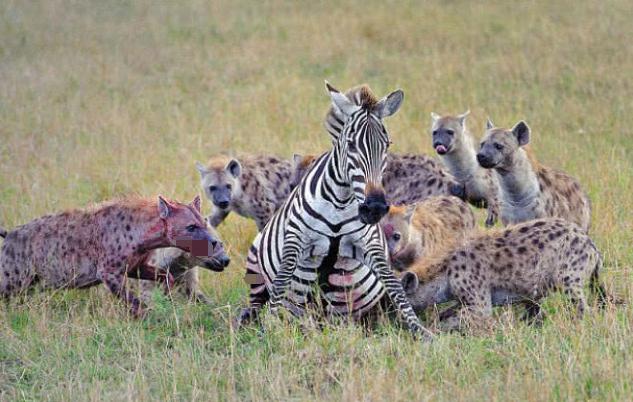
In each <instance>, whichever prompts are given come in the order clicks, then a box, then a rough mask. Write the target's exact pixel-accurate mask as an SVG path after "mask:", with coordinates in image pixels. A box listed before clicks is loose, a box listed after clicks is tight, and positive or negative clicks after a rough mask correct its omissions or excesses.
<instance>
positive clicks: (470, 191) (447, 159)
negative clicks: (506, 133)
mask: <svg viewBox="0 0 633 402" xmlns="http://www.w3.org/2000/svg"><path fill="white" fill-rule="evenodd" d="M469 113H470V111H467V112H465V113H463V114H460V115H458V116H450V115H446V116H440V115H438V114H436V113H431V120H432V122H431V135H432V139H433V149H435V152H437V154H438V155H439V156H440V160H441V161H442V163H444V165H445V166H446V168H447V169H448V171H449V172H450V173H451V174H452V175H453V177H455V179H456V180H457V181H458V182H459V183H460V184H462V185H463V186H464V198H465V200H466V201H468V202H469V203H471V204H472V205H474V206H476V207H478V208H487V209H488V216H487V218H486V226H488V227H490V226H494V224H495V223H496V222H497V217H498V215H499V202H498V200H497V182H496V179H497V178H496V176H495V175H494V173H493V172H492V171H490V170H487V169H483V168H482V167H481V166H479V163H477V151H476V150H475V146H474V144H473V138H472V136H471V134H470V132H469V131H468V129H467V128H466V117H467V116H468V114H469Z"/></svg>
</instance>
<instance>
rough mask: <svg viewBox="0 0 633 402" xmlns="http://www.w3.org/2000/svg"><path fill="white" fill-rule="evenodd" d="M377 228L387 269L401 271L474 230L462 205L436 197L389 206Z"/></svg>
mask: <svg viewBox="0 0 633 402" xmlns="http://www.w3.org/2000/svg"><path fill="white" fill-rule="evenodd" d="M380 226H382V229H383V232H384V233H385V237H386V238H387V246H388V249H389V259H390V261H391V267H392V268H393V269H395V270H396V271H405V270H406V269H408V268H409V267H410V266H411V265H412V264H415V263H416V262H418V261H419V260H420V259H421V258H423V257H425V256H429V255H434V254H435V253H437V252H438V250H442V249H446V247H447V246H448V245H452V244H456V243H458V242H460V241H462V240H463V239H464V238H465V237H466V236H467V235H469V234H470V232H472V231H473V230H474V229H475V215H474V214H473V212H472V211H471V209H470V208H469V207H468V205H467V204H466V203H465V202H464V201H462V200H460V199H458V198H456V197H449V196H439V197H431V198H428V199H426V200H425V201H422V202H420V203H418V204H411V205H407V206H391V207H390V208H389V213H388V214H387V216H385V217H384V218H383V219H382V220H381V221H380Z"/></svg>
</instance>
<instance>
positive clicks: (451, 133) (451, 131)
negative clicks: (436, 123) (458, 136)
mask: <svg viewBox="0 0 633 402" xmlns="http://www.w3.org/2000/svg"><path fill="white" fill-rule="evenodd" d="M446 134H448V135H453V134H455V131H453V130H446Z"/></svg>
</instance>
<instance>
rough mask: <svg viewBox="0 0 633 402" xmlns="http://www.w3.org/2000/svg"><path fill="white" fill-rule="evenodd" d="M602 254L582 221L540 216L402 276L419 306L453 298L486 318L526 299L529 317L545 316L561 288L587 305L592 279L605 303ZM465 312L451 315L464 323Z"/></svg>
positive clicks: (484, 236) (454, 320)
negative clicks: (547, 300)
mask: <svg viewBox="0 0 633 402" xmlns="http://www.w3.org/2000/svg"><path fill="white" fill-rule="evenodd" d="M601 266H602V258H601V256H600V253H599V252H598V249H597V248H596V246H595V244H594V243H593V241H592V240H591V239H590V238H589V236H588V235H587V234H586V233H585V232H584V231H583V230H582V229H581V228H580V227H578V226H577V225H576V224H574V223H571V222H569V221H566V220H563V219H558V218H546V219H538V220H533V221H529V222H524V223H520V224H518V225H514V226H511V227H508V228H506V229H499V230H496V231H491V232H486V233H483V234H479V235H476V236H474V237H473V238H472V239H471V240H469V241H468V242H466V243H465V244H464V245H462V246H459V247H457V248H455V249H453V250H451V251H449V252H448V253H444V254H443V255H442V256H441V257H439V258H429V259H426V260H423V261H421V263H420V264H417V265H415V266H412V267H411V269H410V270H409V271H407V272H405V273H404V274H403V276H402V278H401V280H402V283H403V287H404V288H405V291H406V293H407V295H408V297H409V299H410V300H411V303H412V305H413V306H414V309H416V310H418V311H421V310H424V309H425V308H427V307H429V306H432V305H434V304H438V303H443V302H446V301H450V300H457V301H459V302H460V303H461V306H462V308H461V312H462V313H465V315H466V316H467V317H470V318H475V317H477V318H480V319H481V318H486V317H489V316H490V315H491V314H492V307H493V306H496V305H505V304H511V303H519V302H522V303H524V304H525V305H526V307H527V311H526V313H527V316H528V317H531V318H536V317H539V316H540V315H541V312H540V308H539V305H538V302H539V301H540V300H541V299H542V298H544V297H545V296H547V295H548V293H550V292H551V291H552V290H555V289H556V290H561V291H563V292H564V293H565V294H566V295H568V296H569V297H570V298H571V300H572V302H574V303H575V304H576V307H577V313H578V315H579V316H580V315H582V313H583V312H584V311H585V309H586V308H587V302H586V299H585V292H584V287H585V285H586V284H587V282H590V283H591V285H592V288H593V289H594V290H595V291H597V293H598V296H599V297H600V301H601V303H604V302H605V301H606V300H607V298H606V293H605V291H604V288H603V287H602V285H600V283H599V280H598V273H599V270H600V268H601ZM458 321H459V316H458V315H454V316H452V317H450V319H449V324H448V326H449V327H455V326H458Z"/></svg>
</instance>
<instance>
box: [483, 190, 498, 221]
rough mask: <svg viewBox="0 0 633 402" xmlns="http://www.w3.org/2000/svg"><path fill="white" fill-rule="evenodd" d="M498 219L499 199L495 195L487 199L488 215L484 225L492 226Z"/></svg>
mask: <svg viewBox="0 0 633 402" xmlns="http://www.w3.org/2000/svg"><path fill="white" fill-rule="evenodd" d="M498 219H499V200H498V199H497V197H496V195H492V196H490V197H489V199H488V215H487V216H486V227H489V228H490V227H493V226H494V225H495V224H496V223H497V220H498Z"/></svg>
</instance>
